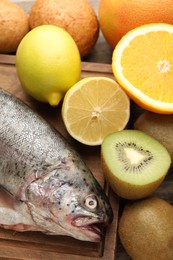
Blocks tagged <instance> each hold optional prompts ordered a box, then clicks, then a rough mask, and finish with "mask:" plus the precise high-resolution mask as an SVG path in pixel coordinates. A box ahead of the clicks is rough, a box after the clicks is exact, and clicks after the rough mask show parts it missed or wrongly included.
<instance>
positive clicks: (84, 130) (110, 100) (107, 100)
mask: <svg viewBox="0 0 173 260" xmlns="http://www.w3.org/2000/svg"><path fill="white" fill-rule="evenodd" d="M129 106H130V101H129V98H128V96H127V95H126V94H125V92H124V91H123V90H122V89H121V88H120V86H119V85H118V84H117V83H116V82H115V81H114V80H113V79H110V78H107V77H87V78H84V79H82V80H80V81H79V82H78V83H77V84H75V85H74V86H73V87H72V88H70V89H69V90H68V91H67V93H66V95H65V97H64V101H63V105H62V118H63V121H64V124H65V126H66V129H67V131H68V132H69V134H70V135H71V136H72V137H73V138H74V139H76V140H78V141H79V142H81V143H83V144H87V145H100V144H101V143H102V141H103V139H104V138H105V136H106V135H108V134H109V133H112V132H115V131H120V130H122V129H124V128H125V126H126V124H127V122H128V120H129V115H130V108H129Z"/></svg>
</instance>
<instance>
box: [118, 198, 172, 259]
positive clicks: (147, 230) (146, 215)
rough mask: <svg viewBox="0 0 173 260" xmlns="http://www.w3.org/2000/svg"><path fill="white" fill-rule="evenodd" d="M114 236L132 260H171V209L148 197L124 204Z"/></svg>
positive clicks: (165, 203)
mask: <svg viewBox="0 0 173 260" xmlns="http://www.w3.org/2000/svg"><path fill="white" fill-rule="evenodd" d="M118 233H119V237H120V240H121V243H122V245H123V246H124V248H125V250H126V252H127V254H128V255H129V256H130V257H131V258H132V259H133V260H148V259H152V260H172V259H173V206H172V205H171V204H169V203H168V202H166V201H165V200H163V199H160V198H157V197H150V198H146V199H142V200H138V201H134V202H131V203H129V204H127V205H126V206H125V208H124V211H123V213H122V216H121V218H120V221H119V227H118Z"/></svg>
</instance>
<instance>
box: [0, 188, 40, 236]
mask: <svg viewBox="0 0 173 260" xmlns="http://www.w3.org/2000/svg"><path fill="white" fill-rule="evenodd" d="M0 226H1V227H3V228H5V229H12V230H16V231H29V230H39V229H38V227H37V226H36V224H35V222H34V221H33V220H32V217H31V215H30V212H29V210H28V207H27V205H26V204H25V203H24V202H21V201H19V200H16V199H15V198H14V197H13V196H12V195H11V194H10V193H9V192H8V191H7V190H6V189H4V188H3V187H2V186H0Z"/></svg>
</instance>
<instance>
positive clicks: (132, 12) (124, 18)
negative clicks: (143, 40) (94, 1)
mask: <svg viewBox="0 0 173 260" xmlns="http://www.w3.org/2000/svg"><path fill="white" fill-rule="evenodd" d="M172 3H173V2H172V0H160V1H158V0H150V1H148V0H140V1H139V0H133V1H132V0H131V1H129V0H100V2H99V8H98V9H99V10H98V17H99V23H100V28H101V31H102V33H103V35H104V37H105V39H106V40H107V42H108V43H109V44H110V45H111V46H112V47H113V48H114V47H115V45H116V44H117V42H118V41H119V40H120V39H121V38H122V36H123V35H124V34H126V33H127V32H128V31H130V30H132V29H134V28H136V27H138V26H140V25H143V24H148V23H159V22H163V23H170V24H173V5H172Z"/></svg>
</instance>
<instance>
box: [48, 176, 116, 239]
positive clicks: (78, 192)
mask: <svg viewBox="0 0 173 260" xmlns="http://www.w3.org/2000/svg"><path fill="white" fill-rule="evenodd" d="M88 179H89V176H88ZM52 199H53V200H54V201H52V202H51V208H50V212H51V214H52V216H53V219H54V221H57V223H58V225H60V226H61V227H62V228H63V229H65V230H66V231H67V232H68V234H70V236H73V237H75V238H77V239H79V240H86V241H92V242H99V241H100V240H101V239H102V237H103V234H104V231H105V228H106V227H107V226H108V225H109V224H110V223H111V222H112V219H113V213H112V208H111V206H110V203H109V201H108V198H107V196H106V195H105V193H104V192H103V190H102V188H101V187H100V185H99V184H98V183H97V182H96V181H94V183H93V180H92V185H91V183H90V185H88V182H87V181H86V178H83V180H82V181H81V180H80V181H79V182H78V183H77V182H76V181H75V182H74V183H73V182H65V183H63V185H62V186H61V189H57V191H56V192H55V193H54V196H53V197H52Z"/></svg>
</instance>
